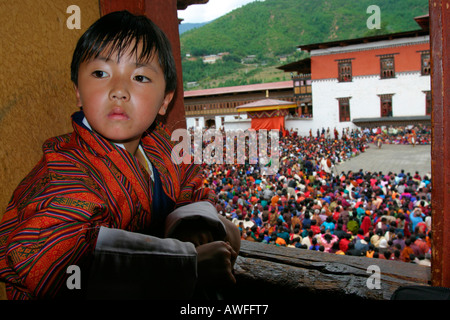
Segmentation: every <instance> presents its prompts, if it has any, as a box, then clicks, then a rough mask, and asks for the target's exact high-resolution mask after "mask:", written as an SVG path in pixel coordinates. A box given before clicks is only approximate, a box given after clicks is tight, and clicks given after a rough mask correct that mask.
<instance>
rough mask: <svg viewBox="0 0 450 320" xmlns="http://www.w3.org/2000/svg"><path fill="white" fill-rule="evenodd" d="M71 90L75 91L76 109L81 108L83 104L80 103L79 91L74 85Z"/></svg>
mask: <svg viewBox="0 0 450 320" xmlns="http://www.w3.org/2000/svg"><path fill="white" fill-rule="evenodd" d="M73 89H74V90H75V96H76V97H77V107H79V108H81V107H82V106H83V103H82V102H81V96H80V90H78V86H77V85H76V84H75V83H74V84H73Z"/></svg>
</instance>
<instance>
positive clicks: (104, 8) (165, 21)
mask: <svg viewBox="0 0 450 320" xmlns="http://www.w3.org/2000/svg"><path fill="white" fill-rule="evenodd" d="M119 10H128V11H130V12H131V13H134V14H141V15H145V16H147V17H148V18H149V19H151V20H152V21H153V22H154V23H155V24H156V25H158V27H160V28H161V29H162V30H163V31H164V33H165V34H166V35H167V37H168V38H169V40H170V42H171V44H172V50H173V54H174V57H175V64H176V67H177V74H178V80H177V90H176V92H175V95H174V98H173V101H172V104H171V107H170V110H169V112H168V114H167V115H166V117H165V120H164V122H165V123H166V125H167V127H168V128H169V129H170V130H172V131H173V130H175V129H177V128H186V115H185V110H184V91H183V73H182V69H181V51H180V35H179V32H178V24H179V22H178V14H177V0H100V14H101V15H105V14H107V13H110V12H113V11H119Z"/></svg>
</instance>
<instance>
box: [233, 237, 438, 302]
mask: <svg viewBox="0 0 450 320" xmlns="http://www.w3.org/2000/svg"><path fill="white" fill-rule="evenodd" d="M373 270H378V271H379V276H380V277H379V280H380V281H379V283H377V282H376V281H372V279H375V277H373V278H371V277H372V276H373V275H374V274H375V273H374V271H373ZM378 271H376V272H378ZM430 273H431V272H430V267H428V266H421V265H418V264H414V263H406V262H402V261H389V260H384V259H377V258H366V257H355V256H343V255H338V254H334V253H327V252H320V251H313V250H307V249H297V248H287V247H278V246H275V245H273V244H264V243H258V242H250V241H245V240H243V241H242V243H241V250H240V253H239V256H238V259H237V261H236V264H235V275H236V280H237V284H236V287H235V288H233V291H232V292H230V293H228V294H229V295H230V297H231V298H235V299H240V298H247V299H248V298H253V299H259V298H263V299H266V298H267V297H268V295H269V296H270V299H284V300H285V299H288V300H292V299H297V298H299V299H301V298H305V299H308V300H312V299H316V298H317V299H322V300H323V299H334V300H336V299H367V300H389V299H390V298H391V297H392V294H393V293H394V292H395V290H396V289H398V288H399V287H403V286H410V285H422V286H429V282H430V278H431V274H430ZM249 290H250V291H249ZM271 292H277V293H282V294H280V295H278V294H276V295H275V296H274V295H272V294H271ZM240 294H242V296H240Z"/></svg>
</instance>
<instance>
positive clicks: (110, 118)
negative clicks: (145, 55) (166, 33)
mask: <svg viewBox="0 0 450 320" xmlns="http://www.w3.org/2000/svg"><path fill="white" fill-rule="evenodd" d="M130 47H132V46H130ZM138 49H139V48H138ZM130 50H131V49H130ZM130 50H129V51H127V52H125V53H124V54H123V55H122V56H121V57H120V60H119V61H117V54H112V55H111V57H110V58H109V59H106V57H105V56H102V55H101V54H100V55H99V56H98V57H97V58H96V59H92V60H89V61H84V62H82V63H81V64H80V67H79V71H78V86H75V91H76V96H77V105H78V106H79V107H83V111H84V114H85V116H86V119H87V120H88V122H89V124H90V126H91V127H92V129H93V130H94V131H95V132H97V133H99V134H100V135H102V136H103V137H105V138H106V139H108V140H110V141H112V142H117V143H123V144H124V145H125V147H127V146H128V145H131V146H132V147H133V148H134V147H136V148H137V145H138V143H139V141H140V138H141V136H142V134H143V132H144V131H145V130H147V129H148V128H149V127H150V125H151V124H152V123H153V121H154V120H155V118H156V116H157V115H158V114H160V115H164V114H165V113H166V110H167V107H168V105H169V103H170V101H171V99H172V97H173V92H169V93H167V94H166V93H165V86H166V83H165V80H164V73H163V70H162V69H161V67H160V65H159V63H158V60H157V55H156V54H155V55H154V56H153V58H152V59H151V60H150V61H149V62H147V63H143V64H141V63H138V62H137V61H136V60H137V57H136V55H135V54H130ZM138 53H139V50H138ZM127 149H129V148H128V147H127ZM129 151H132V150H129Z"/></svg>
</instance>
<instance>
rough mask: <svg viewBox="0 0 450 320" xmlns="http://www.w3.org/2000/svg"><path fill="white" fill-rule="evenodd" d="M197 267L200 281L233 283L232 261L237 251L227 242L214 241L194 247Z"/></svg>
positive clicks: (203, 282)
mask: <svg viewBox="0 0 450 320" xmlns="http://www.w3.org/2000/svg"><path fill="white" fill-rule="evenodd" d="M196 250H197V268H198V278H199V281H200V283H202V284H204V285H206V286H208V285H214V286H216V285H219V286H224V285H225V286H226V285H230V284H235V283H236V279H235V277H234V275H233V266H232V261H234V260H236V256H237V253H236V252H235V251H234V250H233V248H232V247H231V245H230V244H229V243H228V242H224V241H214V242H210V243H207V244H203V245H200V246H198V247H196Z"/></svg>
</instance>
